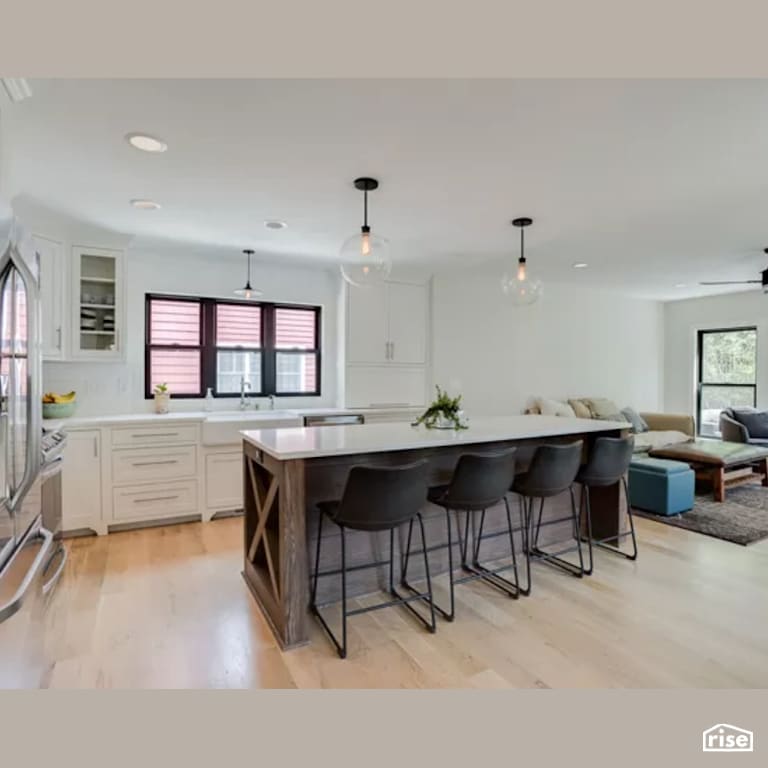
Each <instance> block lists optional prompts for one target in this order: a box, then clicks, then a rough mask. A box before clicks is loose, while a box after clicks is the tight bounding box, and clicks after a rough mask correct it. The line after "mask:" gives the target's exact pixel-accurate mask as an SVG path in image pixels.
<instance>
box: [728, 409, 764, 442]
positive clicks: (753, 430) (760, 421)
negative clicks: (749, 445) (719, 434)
mask: <svg viewBox="0 0 768 768" xmlns="http://www.w3.org/2000/svg"><path fill="white" fill-rule="evenodd" d="M733 417H734V418H735V419H736V421H738V422H739V423H740V424H743V425H744V426H745V427H746V428H747V432H749V436H750V437H762V438H768V413H766V412H765V411H734V414H733Z"/></svg>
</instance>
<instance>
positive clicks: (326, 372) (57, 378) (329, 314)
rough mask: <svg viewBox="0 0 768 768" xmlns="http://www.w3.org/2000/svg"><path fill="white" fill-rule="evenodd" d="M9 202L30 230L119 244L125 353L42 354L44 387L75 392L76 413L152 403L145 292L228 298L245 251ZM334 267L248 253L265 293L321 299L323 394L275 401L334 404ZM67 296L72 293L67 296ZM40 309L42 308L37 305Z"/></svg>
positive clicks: (226, 402)
mask: <svg viewBox="0 0 768 768" xmlns="http://www.w3.org/2000/svg"><path fill="white" fill-rule="evenodd" d="M14 210H15V212H16V213H17V215H18V216H19V217H20V218H21V220H22V221H23V222H24V223H25V226H26V227H27V228H28V229H29V230H31V231H33V232H34V233H35V234H39V235H45V236H47V237H50V238H52V239H55V240H59V241H62V242H63V243H64V246H65V250H66V252H68V250H69V248H70V246H71V245H72V244H75V243H76V244H83V245H91V246H101V247H106V248H119V249H124V252H125V282H126V311H127V328H126V358H125V361H124V362H120V363H91V362H46V363H44V365H43V388H44V391H49V390H51V391H55V392H69V391H70V390H75V391H76V392H77V393H78V396H77V400H78V408H77V415H78V416H96V415H106V414H117V413H135V412H142V411H151V410H152V409H153V404H152V401H151V400H145V398H144V334H145V329H144V302H145V294H146V293H153V292H157V293H182V294H188V295H194V296H211V297H222V298H233V293H232V291H233V290H234V289H235V288H236V287H239V286H241V285H242V284H243V282H245V260H244V259H245V257H244V256H242V255H240V254H229V253H226V254H224V255H222V253H221V252H220V251H218V250H216V249H213V248H211V249H206V248H204V247H201V246H198V247H195V248H194V249H193V248H189V247H181V246H179V245H178V244H175V245H172V246H171V245H169V246H168V247H156V248H152V249H147V248H141V247H135V246H132V245H131V242H130V241H131V238H130V236H126V235H121V234H118V233H114V232H108V231H105V230H100V229H98V228H95V227H90V226H88V225H86V224H84V223H81V222H75V221H72V220H71V219H67V218H66V217H63V216H60V215H58V214H54V213H52V212H50V211H45V210H43V209H41V208H39V207H37V206H36V205H32V204H28V203H25V202H24V201H14ZM340 280H341V278H340V275H339V273H338V271H336V270H330V269H324V268H315V267H307V266H283V265H276V264H274V263H272V262H268V263H264V262H263V261H260V260H259V257H258V255H257V256H255V257H254V261H253V279H252V282H253V284H254V286H256V287H258V288H260V289H261V290H262V291H263V296H262V298H263V300H264V301H284V302H296V303H303V304H315V305H319V306H321V307H322V344H323V355H322V373H321V375H322V380H321V381H322V395H321V396H320V397H290V398H283V399H282V400H281V398H277V399H276V406H275V407H277V408H280V407H287V408H294V407H325V406H334V405H336V404H337V390H338V386H337V382H338V371H337V366H336V359H337V356H338V354H337V350H338V334H337V314H338V312H337V310H338V296H339V282H340ZM70 300H71V298H70ZM68 303H69V302H68ZM43 311H45V309H44V308H43ZM202 406H203V400H201V399H192V400H173V401H172V410H178V411H181V410H201V408H202ZM215 407H216V408H217V409H232V408H235V407H237V402H236V400H233V399H230V398H220V399H218V400H217V401H216V405H215Z"/></svg>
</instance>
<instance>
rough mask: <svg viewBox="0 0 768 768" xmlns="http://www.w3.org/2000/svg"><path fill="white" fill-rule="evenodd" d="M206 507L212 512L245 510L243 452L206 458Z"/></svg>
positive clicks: (240, 450)
mask: <svg viewBox="0 0 768 768" xmlns="http://www.w3.org/2000/svg"><path fill="white" fill-rule="evenodd" d="M205 505H206V507H207V508H208V510H209V511H210V512H215V511H217V510H233V509H242V508H243V451H242V448H239V447H238V450H233V451H227V452H222V453H209V454H208V455H207V456H206V457H205Z"/></svg>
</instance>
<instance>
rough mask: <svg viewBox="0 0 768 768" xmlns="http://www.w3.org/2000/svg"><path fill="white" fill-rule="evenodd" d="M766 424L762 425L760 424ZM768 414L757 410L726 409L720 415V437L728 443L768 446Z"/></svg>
mask: <svg viewBox="0 0 768 768" xmlns="http://www.w3.org/2000/svg"><path fill="white" fill-rule="evenodd" d="M761 421H762V422H764V423H763V424H760V423H759V422H761ZM765 422H768V413H766V412H765V411H758V410H757V409H756V408H726V409H725V410H723V411H722V412H721V413H720V436H721V438H722V439H723V440H724V441H725V442H727V443H749V444H751V445H764V446H768V432H766V431H765Z"/></svg>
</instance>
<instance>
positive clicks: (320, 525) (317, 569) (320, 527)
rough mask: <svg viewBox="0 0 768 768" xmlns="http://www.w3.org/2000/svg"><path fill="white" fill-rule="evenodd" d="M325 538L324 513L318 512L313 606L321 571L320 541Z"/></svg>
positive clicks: (315, 600)
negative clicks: (318, 576)
mask: <svg viewBox="0 0 768 768" xmlns="http://www.w3.org/2000/svg"><path fill="white" fill-rule="evenodd" d="M322 538H323V513H322V512H318V513H317V546H316V547H315V572H314V573H313V575H312V599H311V601H310V603H311V605H312V607H313V608H314V607H315V606H316V605H317V575H318V573H319V572H320V541H321V540H322Z"/></svg>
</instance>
